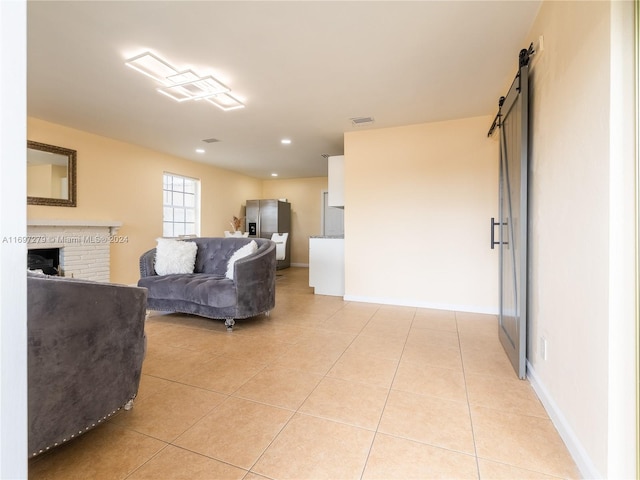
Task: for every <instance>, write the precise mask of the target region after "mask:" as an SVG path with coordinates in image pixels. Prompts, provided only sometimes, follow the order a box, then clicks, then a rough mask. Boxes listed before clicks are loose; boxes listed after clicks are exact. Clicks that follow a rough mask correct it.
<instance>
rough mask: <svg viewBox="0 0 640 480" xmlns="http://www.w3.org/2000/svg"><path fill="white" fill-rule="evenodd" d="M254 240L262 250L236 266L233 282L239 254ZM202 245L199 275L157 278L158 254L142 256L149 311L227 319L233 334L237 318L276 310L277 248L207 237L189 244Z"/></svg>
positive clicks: (197, 265) (197, 266) (260, 240)
mask: <svg viewBox="0 0 640 480" xmlns="http://www.w3.org/2000/svg"><path fill="white" fill-rule="evenodd" d="M252 240H254V241H255V242H256V243H257V245H258V249H257V251H256V252H254V253H252V254H251V255H249V256H247V257H244V258H241V259H240V260H238V261H236V262H235V264H234V274H233V279H229V278H227V277H226V276H225V273H226V270H227V264H228V261H229V259H230V258H231V256H232V255H233V254H234V252H235V251H236V250H238V249H239V248H241V247H243V246H245V245H247V244H248V243H249V242H251V241H252ZM184 241H185V242H195V243H196V244H197V246H198V249H197V253H196V259H195V267H194V273H180V274H171V275H158V274H157V273H156V271H155V269H154V262H155V256H156V249H155V248H153V249H151V250H149V251H147V252H145V253H144V254H142V256H141V257H140V277H141V278H140V280H139V281H138V286H140V287H145V288H146V289H147V290H148V292H149V298H148V308H149V309H151V310H160V311H166V312H180V313H189V314H193V315H199V316H202V317H207V318H214V319H224V320H225V325H226V326H227V329H228V330H231V329H232V328H233V325H234V324H235V319H241V318H248V317H253V316H256V315H260V314H262V313H266V314H267V315H268V314H269V312H270V311H271V310H272V309H273V308H274V307H275V301H276V300H275V298H276V295H275V281H276V244H275V243H274V242H272V241H271V240H267V239H263V238H236V237H229V238H219V237H202V238H190V239H185V240H184Z"/></svg>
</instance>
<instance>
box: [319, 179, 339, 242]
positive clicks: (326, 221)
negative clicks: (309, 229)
mask: <svg viewBox="0 0 640 480" xmlns="http://www.w3.org/2000/svg"><path fill="white" fill-rule="evenodd" d="M321 212H322V213H321V221H322V226H321V232H322V235H324V236H327V237H329V236H331V237H334V236H337V237H340V236H344V208H339V207H330V206H329V192H328V191H327V190H323V191H322V210H321Z"/></svg>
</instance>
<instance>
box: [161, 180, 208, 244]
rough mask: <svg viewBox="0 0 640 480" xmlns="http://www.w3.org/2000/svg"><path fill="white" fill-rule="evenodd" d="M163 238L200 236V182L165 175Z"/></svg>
mask: <svg viewBox="0 0 640 480" xmlns="http://www.w3.org/2000/svg"><path fill="white" fill-rule="evenodd" d="M162 190H163V192H162V197H163V201H162V203H163V214H162V236H163V237H179V236H180V235H199V233H200V180H197V179H195V178H189V177H182V176H180V175H174V174H172V173H166V172H165V173H164V175H163V180H162Z"/></svg>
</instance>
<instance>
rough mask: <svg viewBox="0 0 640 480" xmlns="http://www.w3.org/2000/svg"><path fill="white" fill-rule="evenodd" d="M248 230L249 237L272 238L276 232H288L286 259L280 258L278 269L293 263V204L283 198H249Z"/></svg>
mask: <svg viewBox="0 0 640 480" xmlns="http://www.w3.org/2000/svg"><path fill="white" fill-rule="evenodd" d="M245 222H246V230H245V231H247V232H249V237H258V238H268V239H271V237H272V235H273V234H274V233H280V234H282V233H288V234H289V235H288V238H287V241H286V244H285V246H284V250H285V254H284V259H282V260H278V262H277V266H276V268H277V269H282V268H288V267H289V266H290V265H291V260H290V258H291V204H290V203H289V202H283V201H281V200H274V199H269V200H247V207H246V211H245Z"/></svg>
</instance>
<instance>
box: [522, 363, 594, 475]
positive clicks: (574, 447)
mask: <svg viewBox="0 0 640 480" xmlns="http://www.w3.org/2000/svg"><path fill="white" fill-rule="evenodd" d="M527 378H528V379H529V382H530V383H531V386H532V387H533V389H534V391H535V392H536V394H537V395H538V398H539V399H540V401H541V402H542V405H544V408H545V410H546V411H547V413H548V414H549V418H551V421H552V422H553V425H554V426H555V427H556V430H558V433H559V434H560V437H561V438H562V441H563V442H564V443H565V445H566V446H567V449H568V450H569V453H570V454H571V457H573V460H574V461H575V462H576V465H577V466H578V469H579V470H580V473H581V474H582V478H604V477H603V476H602V475H601V474H600V472H598V469H597V468H596V467H595V465H594V464H593V462H592V461H591V458H589V455H588V454H587V452H586V450H585V449H584V447H583V446H582V443H581V442H580V439H579V438H578V437H577V436H576V434H575V432H574V431H573V429H572V428H571V425H569V422H568V421H567V419H566V418H565V417H564V415H563V414H562V411H561V410H560V408H558V405H557V404H556V402H555V401H554V400H553V397H551V395H550V394H549V392H548V391H547V389H546V388H545V386H544V385H543V384H542V382H540V379H539V378H538V376H537V375H536V371H535V370H534V368H533V366H532V365H531V363H530V362H529V361H528V360H527Z"/></svg>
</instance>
